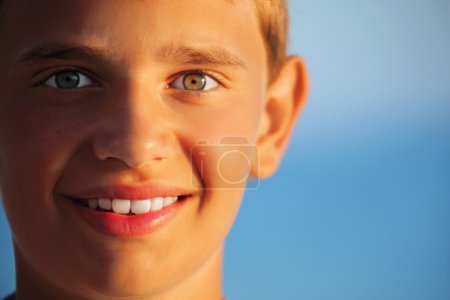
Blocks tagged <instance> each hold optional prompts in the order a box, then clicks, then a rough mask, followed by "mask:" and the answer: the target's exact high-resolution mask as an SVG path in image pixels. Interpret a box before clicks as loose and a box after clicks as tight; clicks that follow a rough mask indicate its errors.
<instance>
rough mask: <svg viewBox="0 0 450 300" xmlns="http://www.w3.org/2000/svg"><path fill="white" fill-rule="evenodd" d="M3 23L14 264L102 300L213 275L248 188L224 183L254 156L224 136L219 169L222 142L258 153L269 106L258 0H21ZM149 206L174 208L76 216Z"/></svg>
mask: <svg viewBox="0 0 450 300" xmlns="http://www.w3.org/2000/svg"><path fill="white" fill-rule="evenodd" d="M2 17H3V18H4V20H2V22H0V26H1V27H2V28H1V29H0V35H1V40H2V47H1V49H0V54H1V55H0V181H1V187H2V193H3V196H4V206H5V210H6V212H7V215H8V218H9V221H10V224H11V228H12V231H13V234H14V241H15V246H16V248H17V250H18V251H17V259H18V260H19V261H21V265H22V266H24V265H25V266H26V265H28V266H29V267H30V268H32V269H34V270H37V274H39V276H41V280H42V278H44V280H50V281H51V282H52V283H53V284H55V285H57V286H59V287H62V288H64V289H69V290H71V291H72V292H75V293H79V294H86V295H87V294H96V295H97V296H99V297H100V295H107V294H110V295H116V296H119V295H122V296H131V295H143V294H151V293H159V292H162V291H164V290H166V289H169V288H170V287H172V286H175V285H177V284H179V283H180V282H183V281H184V282H188V281H189V280H196V279H195V277H196V276H202V275H201V274H202V272H205V271H204V270H205V269H208V268H214V267H217V266H212V265H211V263H210V262H211V261H217V260H214V258H217V256H220V255H221V253H220V249H221V246H222V242H223V239H224V237H225V235H226V233H227V231H228V229H229V227H230V224H231V223H232V221H233V219H234V217H235V214H236V212H237V210H238V207H239V203H240V199H241V196H242V192H243V185H244V183H243V182H239V183H233V184H232V187H233V188H229V187H230V186H228V185H227V182H224V180H223V176H222V175H223V174H225V173H226V176H231V177H230V178H233V179H239V178H243V177H245V176H247V175H246V174H247V173H246V172H247V171H248V170H246V168H245V164H244V167H243V161H244V160H245V159H244V160H243V159H242V153H244V154H245V156H248V157H249V159H250V160H251V161H253V163H255V161H256V159H255V156H254V155H253V154H254V152H255V151H254V149H253V147H251V146H245V147H242V145H236V146H234V145H233V144H234V142H233V141H231V146H230V145H228V146H227V147H225V149H227V151H229V150H230V149H231V150H232V149H234V148H235V147H236V149H238V151H237V152H235V153H237V154H238V155H235V156H233V155H230V156H227V158H226V159H225V160H223V161H221V162H218V157H219V156H220V155H221V153H222V154H223V152H221V151H224V150H223V148H222V147H221V146H219V145H220V144H221V139H222V138H224V137H231V138H236V139H235V140H234V141H236V142H237V143H239V141H240V138H245V140H246V141H247V142H248V143H249V144H250V145H251V144H253V143H254V142H255V141H256V140H257V139H258V132H259V130H260V129H261V128H259V127H260V117H261V114H262V111H263V109H264V98H265V91H266V89H265V88H266V84H267V82H266V78H267V72H268V70H267V69H266V68H267V67H266V50H265V46H264V41H263V39H262V35H261V33H260V31H259V26H258V22H257V16H256V13H255V12H254V8H253V7H252V5H251V3H250V2H249V1H226V0H223V1H210V0H194V1H167V0H152V1H107V0H95V1H94V0H92V1H79V0H68V1H58V0H47V1H32V0H17V1H11V3H9V4H8V8H7V10H6V11H5V15H4V16H2ZM199 141H206V143H207V146H201V147H200V146H197V145H198V142H199ZM228 142H230V141H228ZM230 153H231V152H230ZM224 165H225V166H226V167H225V168H224ZM230 170H231V172H230ZM222 172H225V173H223V174H222ZM237 181H239V180H237ZM228 183H229V182H228ZM223 187H227V188H226V189H221V188H223ZM158 196H162V197H166V196H179V197H180V201H178V202H177V203H176V204H174V205H172V206H168V207H167V208H163V209H162V210H159V211H157V212H153V213H150V215H151V217H149V218H147V219H146V218H143V219H139V220H138V221H136V222H135V221H132V220H131V221H128V220H130V219H132V218H135V217H136V216H125V215H123V216H119V215H117V214H113V213H111V212H99V211H94V210H93V209H90V208H87V207H84V206H82V205H83V204H84V205H87V203H88V200H89V199H91V198H92V199H98V198H120V199H131V202H130V203H133V201H136V199H140V200H142V199H150V198H155V197H158ZM181 196H182V197H181ZM117 203H119V202H117ZM123 203H125V202H120V203H119V204H120V205H121V204H123ZM142 203H143V205H146V203H144V202H142ZM149 203H151V202H149ZM119 204H118V205H119ZM125 206H126V205H125ZM88 211H91V212H93V213H92V214H91V213H89V212H88ZM152 214H153V215H152ZM112 215H114V216H116V217H111V216H112ZM117 216H119V217H117ZM18 272H19V273H20V272H21V271H20V270H18ZM192 274H196V275H192ZM189 276H191V277H189ZM187 278H191V279H187Z"/></svg>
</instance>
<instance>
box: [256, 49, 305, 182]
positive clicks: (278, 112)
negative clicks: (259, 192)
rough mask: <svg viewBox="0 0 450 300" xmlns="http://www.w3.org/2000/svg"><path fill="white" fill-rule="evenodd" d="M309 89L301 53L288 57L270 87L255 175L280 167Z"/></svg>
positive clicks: (265, 173) (260, 131) (266, 175)
mask: <svg viewBox="0 0 450 300" xmlns="http://www.w3.org/2000/svg"><path fill="white" fill-rule="evenodd" d="M307 92H308V80H307V74H306V66H305V64H304V62H303V60H302V59H301V58H300V57H298V56H291V57H288V58H287V59H286V60H285V62H284V63H283V65H282V66H281V68H280V71H279V72H278V74H277V75H276V77H275V78H274V80H273V81H272V83H271V84H270V85H269V87H268V89H267V94H266V99H265V105H264V111H263V115H262V118H261V123H260V128H259V132H258V138H257V141H256V146H257V149H258V160H259V161H258V162H254V164H253V167H252V170H251V173H252V175H253V176H255V177H258V178H266V177H269V176H271V175H272V174H273V173H274V172H275V171H276V169H277V168H278V166H279V164H280V161H281V159H282V156H283V154H284V151H285V149H286V146H287V144H288V142H289V137H290V135H291V132H292V129H293V127H294V125H295V121H296V120H297V118H298V115H299V113H300V111H301V110H302V108H303V106H304V104H305V100H306V96H307Z"/></svg>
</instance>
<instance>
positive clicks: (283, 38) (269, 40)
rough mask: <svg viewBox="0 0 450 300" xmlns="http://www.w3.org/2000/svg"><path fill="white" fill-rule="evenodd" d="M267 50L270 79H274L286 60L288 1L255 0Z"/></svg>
mask: <svg viewBox="0 0 450 300" xmlns="http://www.w3.org/2000/svg"><path fill="white" fill-rule="evenodd" d="M253 1H254V4H255V7H256V10H257V13H258V18H259V22H260V27H261V33H262V34H263V37H264V40H265V42H266V48H267V54H268V55H267V56H268V57H267V61H268V67H269V71H270V72H269V74H270V77H271V78H273V77H274V76H275V75H276V74H277V73H278V71H279V69H280V67H281V65H282V64H283V62H284V60H285V59H286V48H287V39H288V22H289V20H288V8H287V0H253Z"/></svg>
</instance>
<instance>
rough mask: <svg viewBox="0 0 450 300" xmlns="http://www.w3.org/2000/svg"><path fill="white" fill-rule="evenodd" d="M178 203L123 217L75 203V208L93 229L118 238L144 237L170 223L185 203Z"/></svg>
mask: <svg viewBox="0 0 450 300" xmlns="http://www.w3.org/2000/svg"><path fill="white" fill-rule="evenodd" d="M184 200H186V199H183V200H182V201H178V202H176V203H174V204H172V205H170V206H167V207H164V208H162V209H161V210H158V211H154V212H149V213H146V214H139V215H121V214H116V213H111V212H101V211H96V210H93V209H91V208H88V207H85V206H82V205H80V204H78V203H76V202H74V204H73V205H74V207H75V209H76V211H77V213H78V215H79V216H80V217H81V219H82V220H83V221H85V222H86V223H87V224H88V225H90V226H91V227H92V228H93V229H95V230H97V231H99V232H101V233H103V234H106V235H110V236H113V237H117V238H133V237H142V236H145V235H148V234H151V233H152V232H154V231H155V230H157V229H158V228H160V227H161V226H163V225H164V224H166V223H167V222H169V221H170V220H171V219H172V218H173V217H174V216H175V214H176V213H177V211H178V210H179V209H180V208H181V206H182V205H183V203H184Z"/></svg>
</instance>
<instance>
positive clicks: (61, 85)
mask: <svg viewBox="0 0 450 300" xmlns="http://www.w3.org/2000/svg"><path fill="white" fill-rule="evenodd" d="M45 84H46V85H47V86H50V87H52V88H56V89H64V90H67V89H77V88H81V87H86V86H92V85H93V84H94V82H93V81H92V80H91V79H90V78H89V77H87V76H86V75H84V74H82V73H81V72H78V71H70V70H65V71H60V72H56V73H54V74H53V75H52V76H50V78H48V79H47V80H46V81H45Z"/></svg>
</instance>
